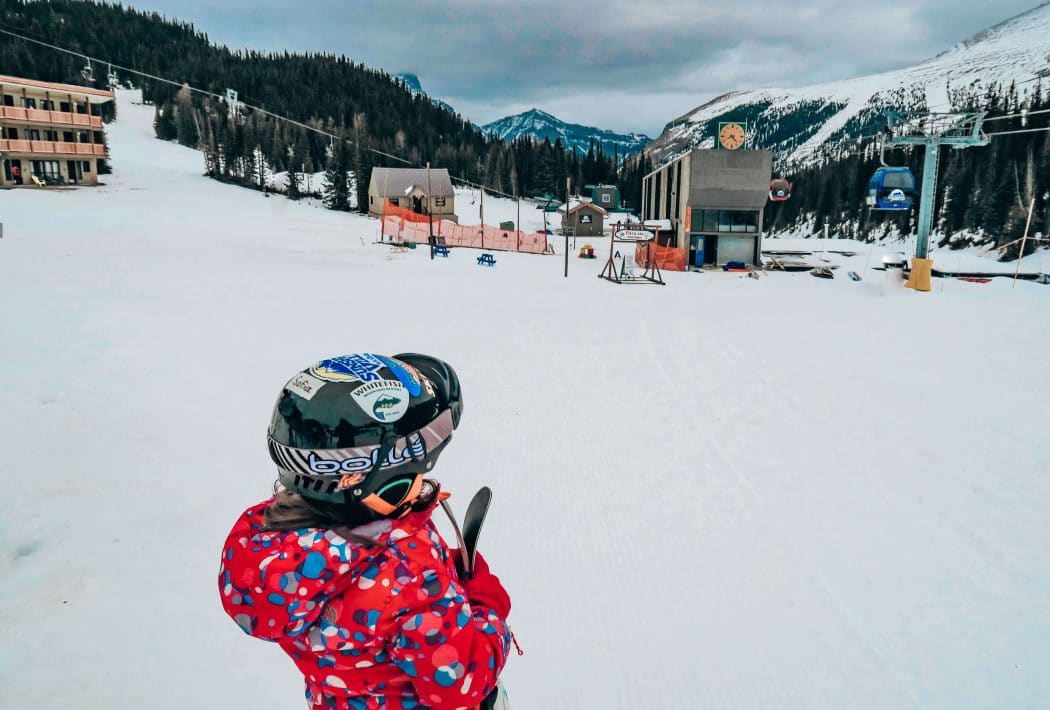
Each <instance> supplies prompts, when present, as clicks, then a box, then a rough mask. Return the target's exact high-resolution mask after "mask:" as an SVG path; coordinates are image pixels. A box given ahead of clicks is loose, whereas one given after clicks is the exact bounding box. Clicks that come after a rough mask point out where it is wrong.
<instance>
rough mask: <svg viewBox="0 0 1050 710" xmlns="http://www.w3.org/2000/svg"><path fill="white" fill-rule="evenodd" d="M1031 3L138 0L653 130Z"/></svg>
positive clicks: (934, 46)
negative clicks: (732, 97) (721, 97)
mask: <svg viewBox="0 0 1050 710" xmlns="http://www.w3.org/2000/svg"><path fill="white" fill-rule="evenodd" d="M1033 4H1034V3H1033V0H996V1H995V2H992V1H991V0H976V1H975V0H971V1H970V2H967V3H958V2H950V1H949V0H929V1H926V2H919V3H907V4H899V5H894V4H877V5H872V4H871V3H870V2H860V1H859V0H845V1H843V2H833V1H831V0H815V1H814V2H809V3H807V4H805V5H799V4H796V3H785V2H774V1H772V0H758V1H756V2H751V3H735V4H734V3H710V4H700V3H696V2H676V1H674V0H664V1H662V2H637V1H635V2H630V1H626V0H607V1H605V2H597V1H595V0H577V2H574V3H555V2H553V1H552V0H535V1H533V2H529V3H527V4H526V3H524V2H514V3H508V2H501V1H498V0H493V1H491V2H480V1H478V0H466V1H464V2H455V3H448V2H433V1H432V0H416V1H415V2H405V0H389V1H387V2H382V3H369V2H351V3H346V2H337V1H335V0H316V1H315V2H312V3H302V4H300V5H298V6H296V5H293V4H290V3H288V2H287V1H286V0H285V1H277V0H253V1H251V2H248V1H247V0H225V2H223V3H221V4H220V3H212V2H202V1H200V0H177V1H176V0H143V2H141V3H135V6H136V7H138V8H139V9H143V10H157V11H160V12H162V13H165V14H167V15H169V16H174V17H178V18H179V19H183V20H188V21H191V22H193V23H194V24H195V25H196V26H197V27H198V28H199V29H201V30H204V31H206V32H207V33H208V35H209V37H211V38H212V39H213V40H216V41H219V42H223V43H225V44H228V45H230V46H231V47H235V48H236V47H245V46H247V47H253V48H258V49H264V50H284V49H288V50H293V51H294V50H301V51H327V52H335V53H340V54H346V55H348V56H351V57H353V58H354V59H355V60H358V61H362V62H364V63H365V64H368V65H370V66H375V67H379V68H382V69H384V70H386V71H389V72H391V73H397V72H403V71H406V72H414V73H416V74H417V75H419V77H420V80H421V82H422V84H423V87H424V89H425V90H426V91H427V92H428V93H430V94H431V95H433V96H435V97H438V98H441V99H443V100H445V101H448V102H449V103H450V104H452V105H453V106H454V107H455V108H456V109H457V110H459V111H460V112H462V113H463V114H464V115H466V116H467V117H469V118H470V119H472V120H474V121H477V122H479V123H485V122H488V121H491V120H494V119H496V118H500V117H502V116H505V115H509V114H511V113H515V112H517V111H520V110H523V109H527V108H530V107H532V106H537V107H539V108H542V109H543V110H545V111H548V112H550V113H553V114H555V115H557V116H559V117H560V118H563V119H565V120H568V121H572V122H575V123H583V124H589V125H597V126H600V127H602V128H609V129H613V130H621V131H629V130H633V131H641V132H647V133H649V134H650V135H655V133H656V132H658V131H659V129H660V127H661V126H662V125H663V124H664V123H666V122H667V121H668V120H669V119H670V118H672V117H673V116H676V115H679V114H681V113H684V112H685V111H688V110H689V109H691V108H693V107H695V106H697V105H699V104H701V103H703V102H704V101H706V100H708V99H710V98H712V97H714V96H716V95H718V94H721V93H725V92H726V91H731V90H735V89H746V88H759V87H771V86H801V85H805V84H810V83H815V82H822V81H830V80H833V79H843V78H847V77H851V76H858V75H862V74H868V73H873V72H878V71H884V70H888V69H892V68H897V67H902V66H908V65H910V64H914V63H917V62H919V61H921V60H923V59H926V58H928V57H932V56H933V55H935V54H937V53H938V52H940V51H941V50H943V49H946V48H947V47H949V46H951V45H952V44H954V43H955V42H958V41H960V40H962V39H964V38H965V37H967V36H969V35H970V34H973V33H974V32H977V31H980V30H982V29H984V28H986V27H988V26H990V25H993V24H995V23H997V22H1000V21H1002V20H1005V19H1007V18H1008V17H1010V16H1012V15H1015V14H1018V13H1020V12H1023V11H1025V10H1027V9H1029V8H1030V7H1032V6H1033Z"/></svg>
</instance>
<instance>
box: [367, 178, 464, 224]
mask: <svg viewBox="0 0 1050 710" xmlns="http://www.w3.org/2000/svg"><path fill="white" fill-rule="evenodd" d="M427 173H429V176H428V175H427ZM387 204H390V205H394V206H396V207H400V208H401V209H406V210H409V211H411V212H415V213H417V214H432V215H434V218H435V219H447V220H451V221H453V222H458V221H459V218H458V217H457V216H456V193H455V191H454V190H453V189H452V179H451V178H450V177H449V175H448V170H446V169H445V168H431V169H430V170H427V169H426V168H372V179H371V180H370V181H369V183H368V215H369V216H370V217H382V216H383V213H384V209H385V207H386V205H387Z"/></svg>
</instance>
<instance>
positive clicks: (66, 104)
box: [58, 101, 71, 113]
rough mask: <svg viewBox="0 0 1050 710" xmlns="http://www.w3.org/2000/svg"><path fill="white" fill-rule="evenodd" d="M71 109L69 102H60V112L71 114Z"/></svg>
mask: <svg viewBox="0 0 1050 710" xmlns="http://www.w3.org/2000/svg"><path fill="white" fill-rule="evenodd" d="M70 108H71V107H70V104H69V102H68V101H60V102H59V104H58V110H59V111H65V112H66V113H69V112H70Z"/></svg>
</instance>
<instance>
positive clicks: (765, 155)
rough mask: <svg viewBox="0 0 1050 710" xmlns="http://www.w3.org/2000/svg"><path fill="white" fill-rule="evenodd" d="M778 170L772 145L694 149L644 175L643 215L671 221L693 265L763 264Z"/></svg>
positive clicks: (673, 242) (675, 239)
mask: <svg viewBox="0 0 1050 710" xmlns="http://www.w3.org/2000/svg"><path fill="white" fill-rule="evenodd" d="M772 171H773V153H772V151H768V150H701V149H694V150H692V151H690V152H688V153H686V154H684V155H682V156H680V157H679V158H676V159H675V160H673V161H671V162H670V163H667V164H666V165H664V166H662V167H661V168H659V169H657V170H654V171H653V172H651V173H649V174H648V175H646V176H645V177H644V178H643V179H642V218H643V220H656V219H668V220H670V221H671V236H670V238H669V239H668V241H667V243H666V244H665V246H674V247H677V248H680V249H685V250H687V259H686V265H687V267H692V268H699V267H702V266H704V265H716V264H725V263H726V262H729V261H741V262H744V263H745V264H748V265H751V266H757V265H759V264H760V263H761V254H762V210H763V208H764V207H765V204H766V200H767V199H768V197H769V180H770V177H771V176H772Z"/></svg>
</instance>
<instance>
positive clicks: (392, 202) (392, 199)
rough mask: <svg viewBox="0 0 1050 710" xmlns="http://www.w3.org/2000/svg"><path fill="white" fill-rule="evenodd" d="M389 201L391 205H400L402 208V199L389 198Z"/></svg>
mask: <svg viewBox="0 0 1050 710" xmlns="http://www.w3.org/2000/svg"><path fill="white" fill-rule="evenodd" d="M387 199H388V200H390V204H392V205H398V206H399V207H400V206H401V198H399V197H388V198H387Z"/></svg>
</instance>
